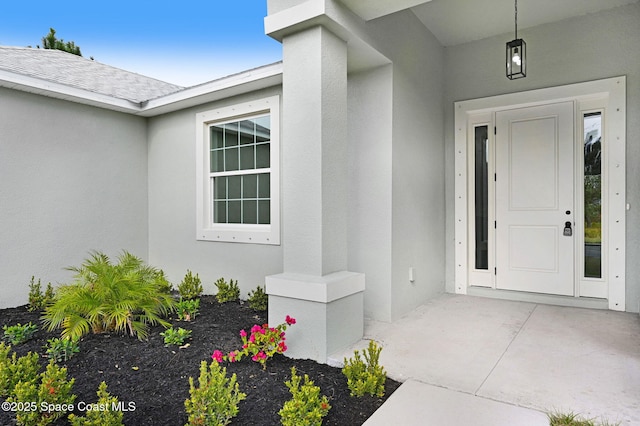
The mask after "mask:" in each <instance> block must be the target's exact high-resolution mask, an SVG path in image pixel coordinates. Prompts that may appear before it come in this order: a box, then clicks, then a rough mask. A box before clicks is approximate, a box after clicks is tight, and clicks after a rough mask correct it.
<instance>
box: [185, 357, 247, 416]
mask: <svg viewBox="0 0 640 426" xmlns="http://www.w3.org/2000/svg"><path fill="white" fill-rule="evenodd" d="M198 384H199V386H198V387H195V385H194V382H193V377H189V395H190V398H189V399H187V400H186V401H185V402H184V406H185V408H186V411H187V416H189V420H188V423H187V425H199V426H222V425H227V424H229V423H230V422H231V419H232V418H234V417H235V416H236V415H237V414H238V403H239V402H240V401H242V400H243V399H245V398H246V396H247V395H246V394H244V393H242V392H240V387H239V385H238V383H237V381H236V375H235V374H233V375H232V376H231V378H230V379H229V378H227V369H226V368H220V365H218V363H217V362H216V361H212V362H211V365H210V366H209V367H208V368H207V362H206V361H202V362H201V363H200V377H199V378H198Z"/></svg>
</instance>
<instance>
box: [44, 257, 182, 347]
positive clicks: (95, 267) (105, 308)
mask: <svg viewBox="0 0 640 426" xmlns="http://www.w3.org/2000/svg"><path fill="white" fill-rule="evenodd" d="M70 269H71V270H72V271H75V272H76V280H75V282H74V283H72V284H69V285H63V286H60V287H59V288H58V293H57V295H56V299H55V301H54V303H53V304H51V305H50V306H48V307H47V308H46V309H45V313H44V315H43V320H44V322H45V324H47V325H48V329H49V331H52V330H53V329H55V328H58V327H62V337H64V338H80V337H82V336H84V335H85V334H87V333H89V331H92V332H93V333H104V332H112V331H113V332H119V333H127V332H128V333H129V334H130V335H131V336H137V337H138V338H139V339H141V340H142V339H145V338H146V337H147V334H148V325H149V324H152V325H155V324H161V325H163V326H164V327H170V326H171V324H169V323H168V322H167V321H165V320H163V319H162V317H163V316H165V315H167V314H168V313H169V312H172V311H173V309H174V304H175V302H174V300H173V297H171V295H170V294H167V293H164V292H162V291H161V290H160V289H161V287H162V286H163V285H164V284H163V279H162V274H161V273H160V271H159V270H157V269H155V268H152V267H150V266H147V265H145V264H144V262H143V261H142V260H141V259H140V258H138V257H136V256H134V255H132V254H130V253H128V252H126V251H125V252H123V253H122V255H121V256H120V257H119V258H118V263H115V264H114V263H112V262H111V260H110V259H109V258H108V257H107V256H106V255H105V254H103V253H100V252H95V253H93V254H92V255H91V257H90V258H89V259H87V260H85V262H84V263H83V264H82V265H81V266H80V267H78V268H70Z"/></svg>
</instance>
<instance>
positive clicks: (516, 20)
mask: <svg viewBox="0 0 640 426" xmlns="http://www.w3.org/2000/svg"><path fill="white" fill-rule="evenodd" d="M515 1H516V7H515V9H516V19H515V22H516V40H517V39H518V0H515Z"/></svg>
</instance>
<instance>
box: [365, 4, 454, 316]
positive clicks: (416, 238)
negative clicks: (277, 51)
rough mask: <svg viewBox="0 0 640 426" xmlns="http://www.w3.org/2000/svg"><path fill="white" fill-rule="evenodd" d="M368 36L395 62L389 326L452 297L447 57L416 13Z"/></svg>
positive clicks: (384, 23) (375, 27)
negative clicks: (432, 301) (447, 272)
mask: <svg viewBox="0 0 640 426" xmlns="http://www.w3.org/2000/svg"><path fill="white" fill-rule="evenodd" d="M367 29H368V30H371V34H372V36H373V37H374V39H375V40H376V41H377V44H376V46H375V47H376V48H377V49H378V50H379V51H380V52H381V53H382V54H383V55H385V56H386V57H388V58H390V59H391V60H392V62H393V87H392V92H393V123H392V138H393V148H392V170H393V172H392V174H393V180H392V218H393V220H392V258H391V259H392V278H391V279H392V281H391V298H392V303H391V318H390V319H391V320H395V319H397V318H398V317H400V316H401V315H403V314H404V313H406V312H408V311H410V310H411V309H413V308H415V307H417V306H419V305H421V304H422V303H424V302H425V301H426V300H427V299H428V298H430V297H433V296H435V295H436V294H439V293H442V292H444V290H445V288H444V263H445V257H444V247H445V241H444V223H445V209H444V181H443V175H444V164H443V163H444V143H443V140H444V136H443V135H444V134H443V111H442V104H443V82H444V75H443V68H442V64H443V55H444V54H443V48H442V46H441V45H440V43H439V42H438V41H437V39H436V38H435V37H434V36H433V35H432V34H431V33H430V32H429V31H428V30H426V29H425V28H424V26H423V25H422V23H421V22H420V21H419V20H418V19H417V18H416V16H415V15H414V14H413V13H411V12H410V11H404V12H399V13H395V14H392V15H389V16H387V17H384V18H380V19H376V20H373V21H370V22H368V23H367ZM409 268H413V269H414V278H415V281H414V282H410V281H409ZM365 303H366V302H365Z"/></svg>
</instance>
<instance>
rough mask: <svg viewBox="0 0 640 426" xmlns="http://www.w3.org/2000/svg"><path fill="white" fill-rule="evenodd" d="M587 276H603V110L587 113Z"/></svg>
mask: <svg viewBox="0 0 640 426" xmlns="http://www.w3.org/2000/svg"><path fill="white" fill-rule="evenodd" d="M583 123H584V276H585V278H601V277H602V172H601V171H602V169H601V163H602V142H603V141H602V113H600V112H595V113H589V114H584V117H583Z"/></svg>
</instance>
